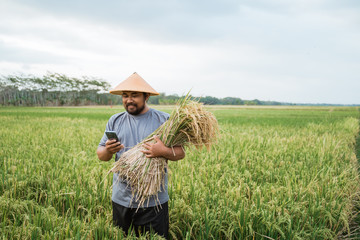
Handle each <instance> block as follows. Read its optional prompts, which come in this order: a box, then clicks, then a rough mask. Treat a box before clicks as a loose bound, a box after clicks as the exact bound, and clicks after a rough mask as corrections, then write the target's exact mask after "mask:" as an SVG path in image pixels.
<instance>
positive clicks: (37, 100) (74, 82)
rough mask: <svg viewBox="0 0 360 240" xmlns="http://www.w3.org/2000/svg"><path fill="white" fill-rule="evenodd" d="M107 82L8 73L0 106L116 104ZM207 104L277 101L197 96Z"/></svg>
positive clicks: (167, 100) (161, 101)
mask: <svg viewBox="0 0 360 240" xmlns="http://www.w3.org/2000/svg"><path fill="white" fill-rule="evenodd" d="M110 88H111V86H110V84H109V83H108V82H107V81H105V80H103V79H98V78H93V77H86V76H85V77H81V78H74V77H68V76H66V75H64V74H59V73H47V74H45V75H44V76H42V77H37V76H32V75H23V74H19V75H8V76H1V77H0V105H2V106H84V105H118V104H122V100H121V97H119V96H116V95H112V94H109V92H108V91H109V89H110ZM180 98H181V96H178V95H166V94H165V93H160V95H158V96H152V97H151V98H150V99H149V101H148V102H149V103H150V104H158V105H172V104H175V103H176V102H177V101H178V100H179V99H180ZM198 99H199V101H200V102H202V103H204V104H207V105H281V103H280V102H274V101H260V100H257V99H255V100H242V99H240V98H235V97H226V98H216V97H211V96H205V97H200V98H198Z"/></svg>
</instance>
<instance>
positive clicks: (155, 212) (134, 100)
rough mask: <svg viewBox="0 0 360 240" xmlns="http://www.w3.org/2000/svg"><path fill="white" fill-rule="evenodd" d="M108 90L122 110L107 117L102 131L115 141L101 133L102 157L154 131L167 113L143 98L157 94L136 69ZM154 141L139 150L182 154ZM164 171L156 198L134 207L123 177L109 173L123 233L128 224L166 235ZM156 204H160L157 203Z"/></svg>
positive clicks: (117, 221)
mask: <svg viewBox="0 0 360 240" xmlns="http://www.w3.org/2000/svg"><path fill="white" fill-rule="evenodd" d="M110 93H112V94H116V95H122V100H123V105H124V108H125V110H126V111H125V112H121V113H118V114H115V115H113V116H112V117H110V119H109V121H108V123H107V125H106V131H116V133H117V135H118V138H119V142H116V140H115V139H108V138H107V137H106V135H105V134H104V136H103V137H102V139H101V141H100V143H99V147H98V149H97V155H98V157H99V159H100V160H102V161H109V160H110V159H111V158H112V157H113V155H114V154H116V155H115V161H117V160H118V159H119V157H120V156H121V154H122V153H124V152H125V151H126V150H129V149H130V148H131V147H133V146H135V145H136V144H138V143H139V142H141V141H142V140H143V139H144V138H146V137H147V136H148V135H150V134H151V133H152V132H154V131H155V130H156V129H157V128H158V127H159V126H160V125H161V124H162V123H164V122H165V121H166V120H167V119H168V118H169V114H167V113H164V112H161V111H158V110H155V109H152V108H149V106H148V105H147V103H146V102H147V100H148V99H149V97H150V95H158V94H159V93H157V92H156V91H155V90H154V89H153V88H152V87H151V86H150V85H149V84H148V83H147V82H145V80H144V79H142V78H141V77H140V76H139V75H138V74H137V73H133V74H132V75H131V76H130V77H129V78H127V79H126V80H124V81H123V82H121V83H120V84H119V85H118V86H116V87H115V88H114V89H113V90H111V91H110ZM155 140H156V142H155V143H146V144H145V145H144V147H145V149H146V150H144V151H143V153H144V154H145V155H146V157H149V158H153V157H164V158H166V159H168V160H172V161H177V160H180V159H182V158H184V157H185V152H184V151H183V148H182V147H181V146H176V147H174V148H173V150H174V151H173V150H172V148H169V147H166V146H165V145H164V143H163V142H162V141H161V140H160V139H159V138H158V137H156V138H155ZM167 181H168V179H167V172H166V176H165V188H164V189H162V190H161V191H160V192H159V193H158V196H157V197H158V199H159V202H158V201H157V200H155V198H150V200H149V202H147V203H146V207H142V208H139V209H138V210H137V208H138V203H137V202H136V201H131V200H132V193H131V189H130V187H129V186H127V182H126V180H124V179H120V180H118V174H116V173H115V174H114V176H113V193H112V204H113V221H114V224H115V225H116V226H118V227H120V228H122V229H123V230H124V231H125V233H127V232H128V231H129V229H130V227H131V226H132V227H133V228H134V229H135V230H136V234H138V232H139V231H143V230H145V231H154V232H156V233H158V234H159V235H161V236H164V237H165V238H168V230H169V214H168V200H169V195H168V190H167ZM159 204H160V205H159Z"/></svg>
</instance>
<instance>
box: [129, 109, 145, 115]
mask: <svg viewBox="0 0 360 240" xmlns="http://www.w3.org/2000/svg"><path fill="white" fill-rule="evenodd" d="M126 111H127V112H128V113H129V114H131V115H139V114H140V112H141V111H142V109H138V108H135V109H132V110H130V109H129V108H126Z"/></svg>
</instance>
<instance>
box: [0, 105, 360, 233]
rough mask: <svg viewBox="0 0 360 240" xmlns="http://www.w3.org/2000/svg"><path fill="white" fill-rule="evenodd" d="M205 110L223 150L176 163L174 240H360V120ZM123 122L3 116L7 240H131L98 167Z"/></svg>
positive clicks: (1, 192) (273, 110) (2, 203)
mask: <svg viewBox="0 0 360 240" xmlns="http://www.w3.org/2000/svg"><path fill="white" fill-rule="evenodd" d="M154 108H156V109H159V110H163V111H166V112H168V113H170V112H171V110H172V107H162V106H154ZM208 109H209V110H210V111H211V112H213V113H214V114H215V116H216V117H217V119H218V122H219V126H220V130H221V136H220V137H219V140H218V142H217V144H215V145H214V146H213V147H212V149H211V152H207V151H206V150H205V149H204V150H195V149H187V155H186V158H185V159H183V160H181V161H178V162H170V163H169V168H170V175H169V195H170V201H169V211H170V212H169V213H170V237H171V239H360V237H359V236H360V235H359V229H358V228H359V222H360V221H359V217H358V211H359V205H360V204H359V203H360V202H359V199H360V178H359V162H358V157H359V153H360V151H359V143H357V141H359V117H360V114H359V109H358V108H355V107H352V108H350V107H349V108H347V107H262V108H261V107H214V106H212V107H209V108H208ZM119 111H123V108H121V107H115V108H110V107H93V108H85V107H84V108H80V107H78V108H11V107H8V108H0V238H1V239H124V238H125V237H124V235H123V233H122V231H121V230H119V229H117V228H115V227H113V226H112V207H111V184H112V183H111V179H112V177H111V176H110V175H107V172H108V170H109V169H110V168H111V167H112V166H113V161H110V162H102V161H100V160H98V159H97V156H96V148H97V146H98V143H99V141H100V138H101V136H102V135H103V132H104V129H105V125H106V123H107V120H108V119H109V117H110V116H111V115H113V114H115V113H117V112H119ZM357 156H358V157H357ZM127 238H128V239H133V238H135V237H134V235H130V236H128V237H127ZM142 238H144V239H145V238H146V239H158V238H159V237H157V236H156V235H152V234H150V235H149V234H148V235H146V236H143V237H142Z"/></svg>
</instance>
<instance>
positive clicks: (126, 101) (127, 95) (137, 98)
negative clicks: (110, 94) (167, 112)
mask: <svg viewBox="0 0 360 240" xmlns="http://www.w3.org/2000/svg"><path fill="white" fill-rule="evenodd" d="M122 100H123V105H124V108H125V109H126V111H127V112H128V113H130V114H131V115H138V114H140V113H141V112H142V111H143V110H144V108H145V106H146V100H147V99H146V97H145V94H144V93H142V92H123V94H122Z"/></svg>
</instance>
